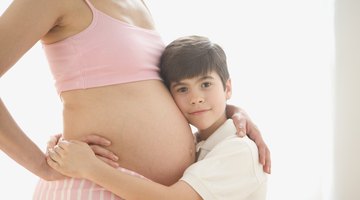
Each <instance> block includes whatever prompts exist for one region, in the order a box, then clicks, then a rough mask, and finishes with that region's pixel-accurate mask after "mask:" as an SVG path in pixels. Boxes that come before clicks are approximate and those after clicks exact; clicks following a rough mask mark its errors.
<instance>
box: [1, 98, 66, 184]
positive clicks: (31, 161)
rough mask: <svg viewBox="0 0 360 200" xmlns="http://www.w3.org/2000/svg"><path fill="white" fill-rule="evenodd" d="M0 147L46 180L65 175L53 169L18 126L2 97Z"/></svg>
mask: <svg viewBox="0 0 360 200" xmlns="http://www.w3.org/2000/svg"><path fill="white" fill-rule="evenodd" d="M0 121H1V123H0V124H1V125H0V149H1V150H2V151H4V152H5V153H6V154H7V155H9V156H10V157H11V158H12V159H14V160H15V161H16V162H17V163H19V164H20V165H22V166H24V167H25V168H26V169H28V170H29V171H31V172H32V173H34V174H35V175H37V176H39V177H42V178H44V179H46V180H53V179H58V178H60V177H63V176H62V175H61V174H60V173H58V172H56V171H55V170H53V169H52V168H51V167H50V166H49V165H48V164H47V163H46V159H45V154H44V153H43V152H42V151H41V150H40V149H39V148H38V147H37V146H36V145H35V144H34V142H33V141H31V140H30V139H29V138H28V137H27V136H26V135H25V134H24V132H23V131H22V130H21V129H20V127H18V125H17V124H16V123H15V121H14V120H13V118H12V117H11V116H10V114H9V112H8V111H7V110H6V108H5V106H4V104H3V102H2V101H1V99H0Z"/></svg>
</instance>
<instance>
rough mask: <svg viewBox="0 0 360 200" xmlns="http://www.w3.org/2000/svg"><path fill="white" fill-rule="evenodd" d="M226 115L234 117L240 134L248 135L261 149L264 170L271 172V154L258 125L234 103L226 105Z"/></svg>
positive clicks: (261, 161) (260, 159)
mask: <svg viewBox="0 0 360 200" xmlns="http://www.w3.org/2000/svg"><path fill="white" fill-rule="evenodd" d="M226 116H227V117H228V118H232V120H233V122H234V124H235V127H236V130H237V133H238V135H240V136H244V135H246V134H247V135H248V136H249V138H250V139H252V140H253V141H254V142H255V143H256V146H257V147H258V150H259V161H260V163H261V164H262V165H263V170H264V171H265V172H266V173H268V174H270V173H271V156H270V150H269V148H268V146H267V145H266V144H265V141H264V140H263V138H262V136H261V133H260V131H259V129H258V127H257V126H256V125H255V124H254V123H253V122H252V121H251V119H250V117H249V115H248V114H247V113H246V112H245V111H244V110H243V109H241V108H239V107H236V106H234V105H229V104H228V105H227V106H226ZM245 133H246V134H245Z"/></svg>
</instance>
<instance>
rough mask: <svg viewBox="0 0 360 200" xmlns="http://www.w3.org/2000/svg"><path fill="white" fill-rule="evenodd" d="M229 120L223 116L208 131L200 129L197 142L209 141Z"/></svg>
mask: <svg viewBox="0 0 360 200" xmlns="http://www.w3.org/2000/svg"><path fill="white" fill-rule="evenodd" d="M226 120H227V118H226V116H225V115H224V116H222V117H221V119H219V120H218V121H217V122H216V123H214V124H213V125H212V126H210V127H209V128H207V129H204V130H199V129H198V133H197V135H196V140H197V142H200V141H203V140H207V139H208V138H209V137H210V136H211V135H212V134H214V133H215V131H216V130H217V129H218V128H219V127H220V126H222V125H223V124H224V123H225V122H226Z"/></svg>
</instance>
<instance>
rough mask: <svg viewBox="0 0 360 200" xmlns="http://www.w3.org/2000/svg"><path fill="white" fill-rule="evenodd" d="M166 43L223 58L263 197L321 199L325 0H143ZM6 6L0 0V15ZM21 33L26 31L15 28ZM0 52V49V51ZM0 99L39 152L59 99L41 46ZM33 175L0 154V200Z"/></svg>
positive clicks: (329, 19)
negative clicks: (220, 53) (203, 47)
mask: <svg viewBox="0 0 360 200" xmlns="http://www.w3.org/2000/svg"><path fill="white" fill-rule="evenodd" d="M147 2H148V3H147V4H148V7H149V8H150V10H151V12H152V15H153V17H154V19H155V22H156V24H157V29H158V31H159V32H160V34H161V35H162V36H163V38H164V41H165V42H166V43H168V42H170V41H172V40H173V39H175V38H177V37H179V36H184V35H192V34H197V35H204V36H208V37H209V38H210V39H212V40H213V41H214V42H217V43H218V44H220V45H221V46H222V47H223V48H224V50H225V52H226V53H227V56H228V65H229V69H230V73H231V77H232V83H233V89H234V94H233V98H232V99H231V101H230V103H233V104H236V105H239V106H241V107H243V108H244V109H245V110H246V111H247V112H248V113H249V114H250V116H251V117H252V119H253V121H254V122H255V123H256V124H257V125H258V126H259V128H260V130H261V131H262V134H263V136H264V139H265V141H266V142H267V144H268V145H269V147H270V149H271V153H272V162H273V164H272V175H271V176H270V177H269V187H268V199H269V200H285V199H292V200H320V199H328V194H329V188H330V184H331V181H332V180H331V170H332V167H331V164H332V160H331V155H330V152H331V151H332V140H333V139H332V138H333V127H332V125H331V124H332V118H333V112H332V110H333V109H332V108H333V104H332V103H333V102H332V97H333V96H332V95H333V90H332V73H333V67H332V66H333V59H334V58H333V51H334V47H333V45H334V41H333V34H334V33H333V5H332V3H333V2H332V1H330V0H301V1H299V0H271V1H269V0H252V1H246V0H227V1H219V0H182V1H175V0H167V1H156V0H151V1H147ZM10 3H11V1H10V0H1V2H0V13H2V12H3V11H4V10H5V9H6V7H7V6H8V5H9V4H10ZM24 34H26V33H24ZM0 48H1V47H0ZM0 83H1V84H0V94H1V98H2V99H3V101H4V102H5V104H6V105H7V107H8V109H9V110H10V112H11V114H12V115H13V117H14V118H15V119H16V121H17V122H18V123H19V125H20V127H22V129H23V130H24V131H25V132H26V133H27V134H28V136H29V137H30V138H32V139H33V141H34V142H36V143H37V144H38V145H39V146H40V147H41V148H42V149H44V148H45V144H46V142H47V140H48V138H49V136H50V135H51V134H54V133H58V132H61V130H62V129H61V125H62V124H61V102H60V99H59V97H58V96H57V94H56V92H55V89H54V86H53V80H52V77H51V74H50V72H49V69H48V67H47V62H46V60H45V58H44V56H43V52H42V49H41V45H40V44H39V43H38V44H37V45H36V46H34V47H33V48H32V49H31V50H30V51H29V52H28V53H27V54H26V55H25V56H24V57H23V58H22V59H21V60H20V61H19V62H18V63H17V64H16V65H15V66H14V67H13V68H12V69H11V70H10V71H8V72H7V73H6V74H5V75H4V76H3V77H2V78H1V82H0ZM36 181H37V178H36V177H35V176H34V175H32V174H31V173H30V172H28V171H27V170H25V169H24V168H22V167H21V166H19V165H18V164H16V163H15V162H14V161H12V160H11V159H9V158H8V157H7V156H6V155H5V154H3V153H0V195H1V198H0V199H23V200H27V199H31V197H32V193H33V190H34V187H35V183H36Z"/></svg>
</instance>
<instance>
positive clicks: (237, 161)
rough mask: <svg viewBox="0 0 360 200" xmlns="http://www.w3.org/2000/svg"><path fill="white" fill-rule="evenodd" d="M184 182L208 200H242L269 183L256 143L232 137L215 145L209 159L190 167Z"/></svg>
mask: <svg viewBox="0 0 360 200" xmlns="http://www.w3.org/2000/svg"><path fill="white" fill-rule="evenodd" d="M181 180H183V181H185V182H186V183H188V184H189V185H190V186H191V187H192V188H193V189H194V190H195V191H196V192H198V193H199V195H200V196H201V197H202V198H203V199H205V200H213V199H226V200H241V199H247V198H248V197H249V196H264V198H265V195H254V193H256V192H257V191H264V190H263V189H259V188H260V187H263V185H264V184H263V183H264V182H266V175H265V173H264V172H263V169H262V166H261V164H260V163H259V160H258V150H257V147H256V145H255V143H254V142H253V141H252V140H250V139H248V138H247V137H246V138H239V137H237V136H231V137H229V138H227V139H226V140H224V141H222V142H221V143H219V144H218V145H216V146H215V147H214V148H213V149H212V150H211V151H210V152H209V153H208V154H207V155H206V157H205V158H204V159H203V160H201V161H198V162H196V163H194V164H193V165H191V166H190V167H189V168H188V169H187V170H186V171H185V173H184V175H183V177H182V178H181Z"/></svg>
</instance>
